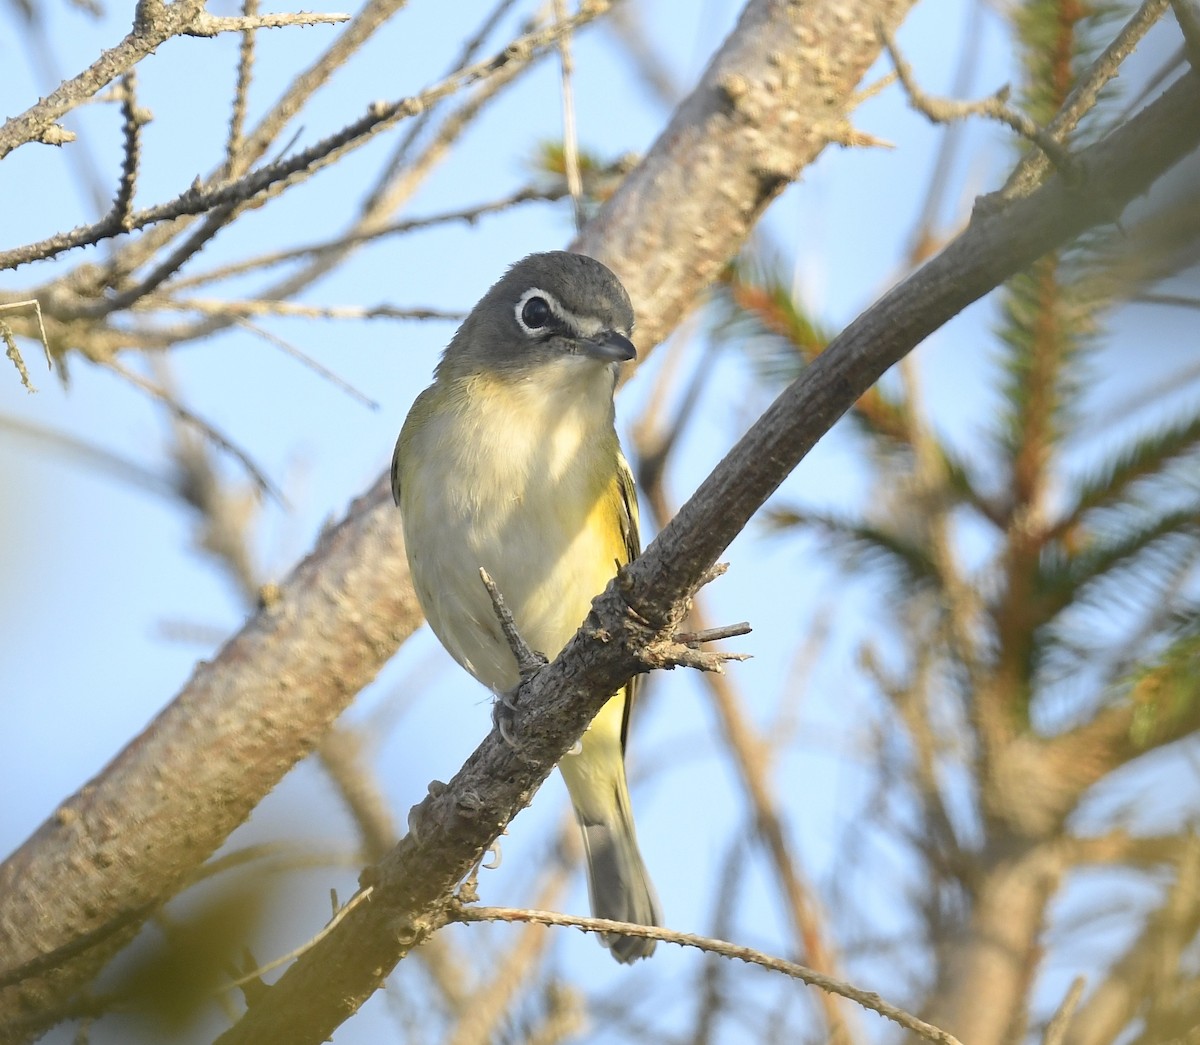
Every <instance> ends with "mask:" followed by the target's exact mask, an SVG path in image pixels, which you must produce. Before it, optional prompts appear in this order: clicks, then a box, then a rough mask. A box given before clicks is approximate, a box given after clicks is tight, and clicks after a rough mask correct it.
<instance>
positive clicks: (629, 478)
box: [617, 450, 642, 562]
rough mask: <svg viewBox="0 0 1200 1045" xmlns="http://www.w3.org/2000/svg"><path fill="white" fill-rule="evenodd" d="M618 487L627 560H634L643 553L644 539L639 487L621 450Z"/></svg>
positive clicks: (618, 466) (618, 452) (619, 454)
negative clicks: (641, 524)
mask: <svg viewBox="0 0 1200 1045" xmlns="http://www.w3.org/2000/svg"><path fill="white" fill-rule="evenodd" d="M617 488H618V490H619V491H620V493H621V537H622V538H623V539H624V541H625V554H626V559H625V561H626V562H632V561H633V560H634V559H636V558H637V557H638V556H639V555H641V554H642V539H641V536H640V535H639V533H638V502H637V489H636V487H634V485H633V472H631V471H630V470H629V462H628V461H626V460H625V455H624V454H623V453H621V451H620V450H618V451H617Z"/></svg>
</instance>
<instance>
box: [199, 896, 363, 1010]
mask: <svg viewBox="0 0 1200 1045" xmlns="http://www.w3.org/2000/svg"><path fill="white" fill-rule="evenodd" d="M372 891H373V890H372V889H371V887H370V886H369V885H368V886H367V887H366V888H365V889H360V890H359V891H358V892H357V893H355V894H354V895H353V896H352V897H350V899H349V900H347V901H346V902H345V903H344V904H343V905H342V906H341V907H339V908H338V909H337V911H336V912H335V914H334V916H333V917H332V918H330V919H329V921H328V922H327V923H326V924H325V927H324V928H323V929H322V930H321V931H320V932H319V933H317V935H316V936H314V937H312V939H310V940H308V941H307V942H306V943H303V944H301V945H300V946H299V947H297V948H296V949H295V950H292V951H288V953H287V954H282V955H280V956H279V957H278V958H275V959H273V960H272V961H269V962H267V964H266V965H260V966H259V967H258V968H257V969H253V970H251V971H250V972H248V973H245V974H244V975H242V976H239V977H238V978H237V979H235V980H230V981H229V982H228V983H226V984H222V985H221V987H220V988H218V990H217V991H214V993H216V994H224V993H225V991H230V990H233V989H234V988H235V987H240V986H242V985H243V984H245V983H249V982H250V981H251V980H257V979H259V978H261V977H262V975H263V974H264V973H268V972H272V971H273V970H275V969H279V968H282V967H283V966H284V965H287V964H288V963H289V962H293V961H295V960H296V959H297V958H299V957H300V955H302V954H305V953H306V952H308V951H311V950H312V949H313V948H314V947H315V946H316V945H317V944H318V943H320V942H321V941H322V940H323V939H325V937H326V936H328V935H329V934H330V933H331V932H333V930H334V929H336V928H337V927H338V925H340V924H341V922H342V919H344V918H345V917H346V915H348V914H349V913H350V912H351V911H353V910H354V908H356V907H357V906H358V905H359V904H360V903H365V902H366V901H367V900H369V899H370V898H371V893H372Z"/></svg>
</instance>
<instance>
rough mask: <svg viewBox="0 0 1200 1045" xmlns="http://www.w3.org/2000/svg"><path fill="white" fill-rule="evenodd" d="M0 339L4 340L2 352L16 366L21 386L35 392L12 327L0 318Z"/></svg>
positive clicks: (27, 390)
mask: <svg viewBox="0 0 1200 1045" xmlns="http://www.w3.org/2000/svg"><path fill="white" fill-rule="evenodd" d="M0 341H3V342H4V354H5V355H6V356H8V358H9V360H10V361H11V362H12V365H13V366H15V367H16V368H17V376H18V377H20V379H21V385H22V387H24V389H25V391H26V392H36V391H37V389H36V388H34V387H33V382H32V381H30V380H29V369H28V368H27V367H26V366H25V359H24V357H23V356H22V355H21V350H20V349H19V348H18V347H17V339H16V338H15V337H14V336H13V332H12V328H11V327H10V326H9V325H8V324H7V323H5V322H4V321H3V320H0Z"/></svg>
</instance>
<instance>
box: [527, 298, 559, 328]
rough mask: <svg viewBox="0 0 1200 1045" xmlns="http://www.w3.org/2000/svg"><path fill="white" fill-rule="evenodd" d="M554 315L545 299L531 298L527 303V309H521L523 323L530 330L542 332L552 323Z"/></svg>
mask: <svg viewBox="0 0 1200 1045" xmlns="http://www.w3.org/2000/svg"><path fill="white" fill-rule="evenodd" d="M553 314H554V313H553V312H551V311H550V306H549V304H548V303H547V302H546V299H545V298H530V299H529V300H528V301H526V302H525V307H524V308H523V309H521V322H522V323H524V324H525V326H526V327H527V328H528V329H529V330H541V329H542V327H544V326H545V325H546V324H547V323H549V322H550V317H551V316H552V315H553Z"/></svg>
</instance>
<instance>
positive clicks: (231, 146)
mask: <svg viewBox="0 0 1200 1045" xmlns="http://www.w3.org/2000/svg"><path fill="white" fill-rule="evenodd" d="M242 14H243V15H244V16H246V17H247V18H253V17H254V16H255V15H256V14H258V0H242ZM254 49H255V35H254V30H253V29H244V30H242V46H241V48H240V49H239V51H238V72H237V86H236V88H234V92H233V106H232V108H231V110H230V113H229V136H228V137H227V138H226V140H225V172H224V173H225V177H226V178H232V177H233V172H234V157H235V156H237V154H238V153H239V152H240V151H241V148H242V134H243V131H244V129H245V126H246V102H247V98H248V97H249V94H250V79H251V77H252V75H253V71H254Z"/></svg>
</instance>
